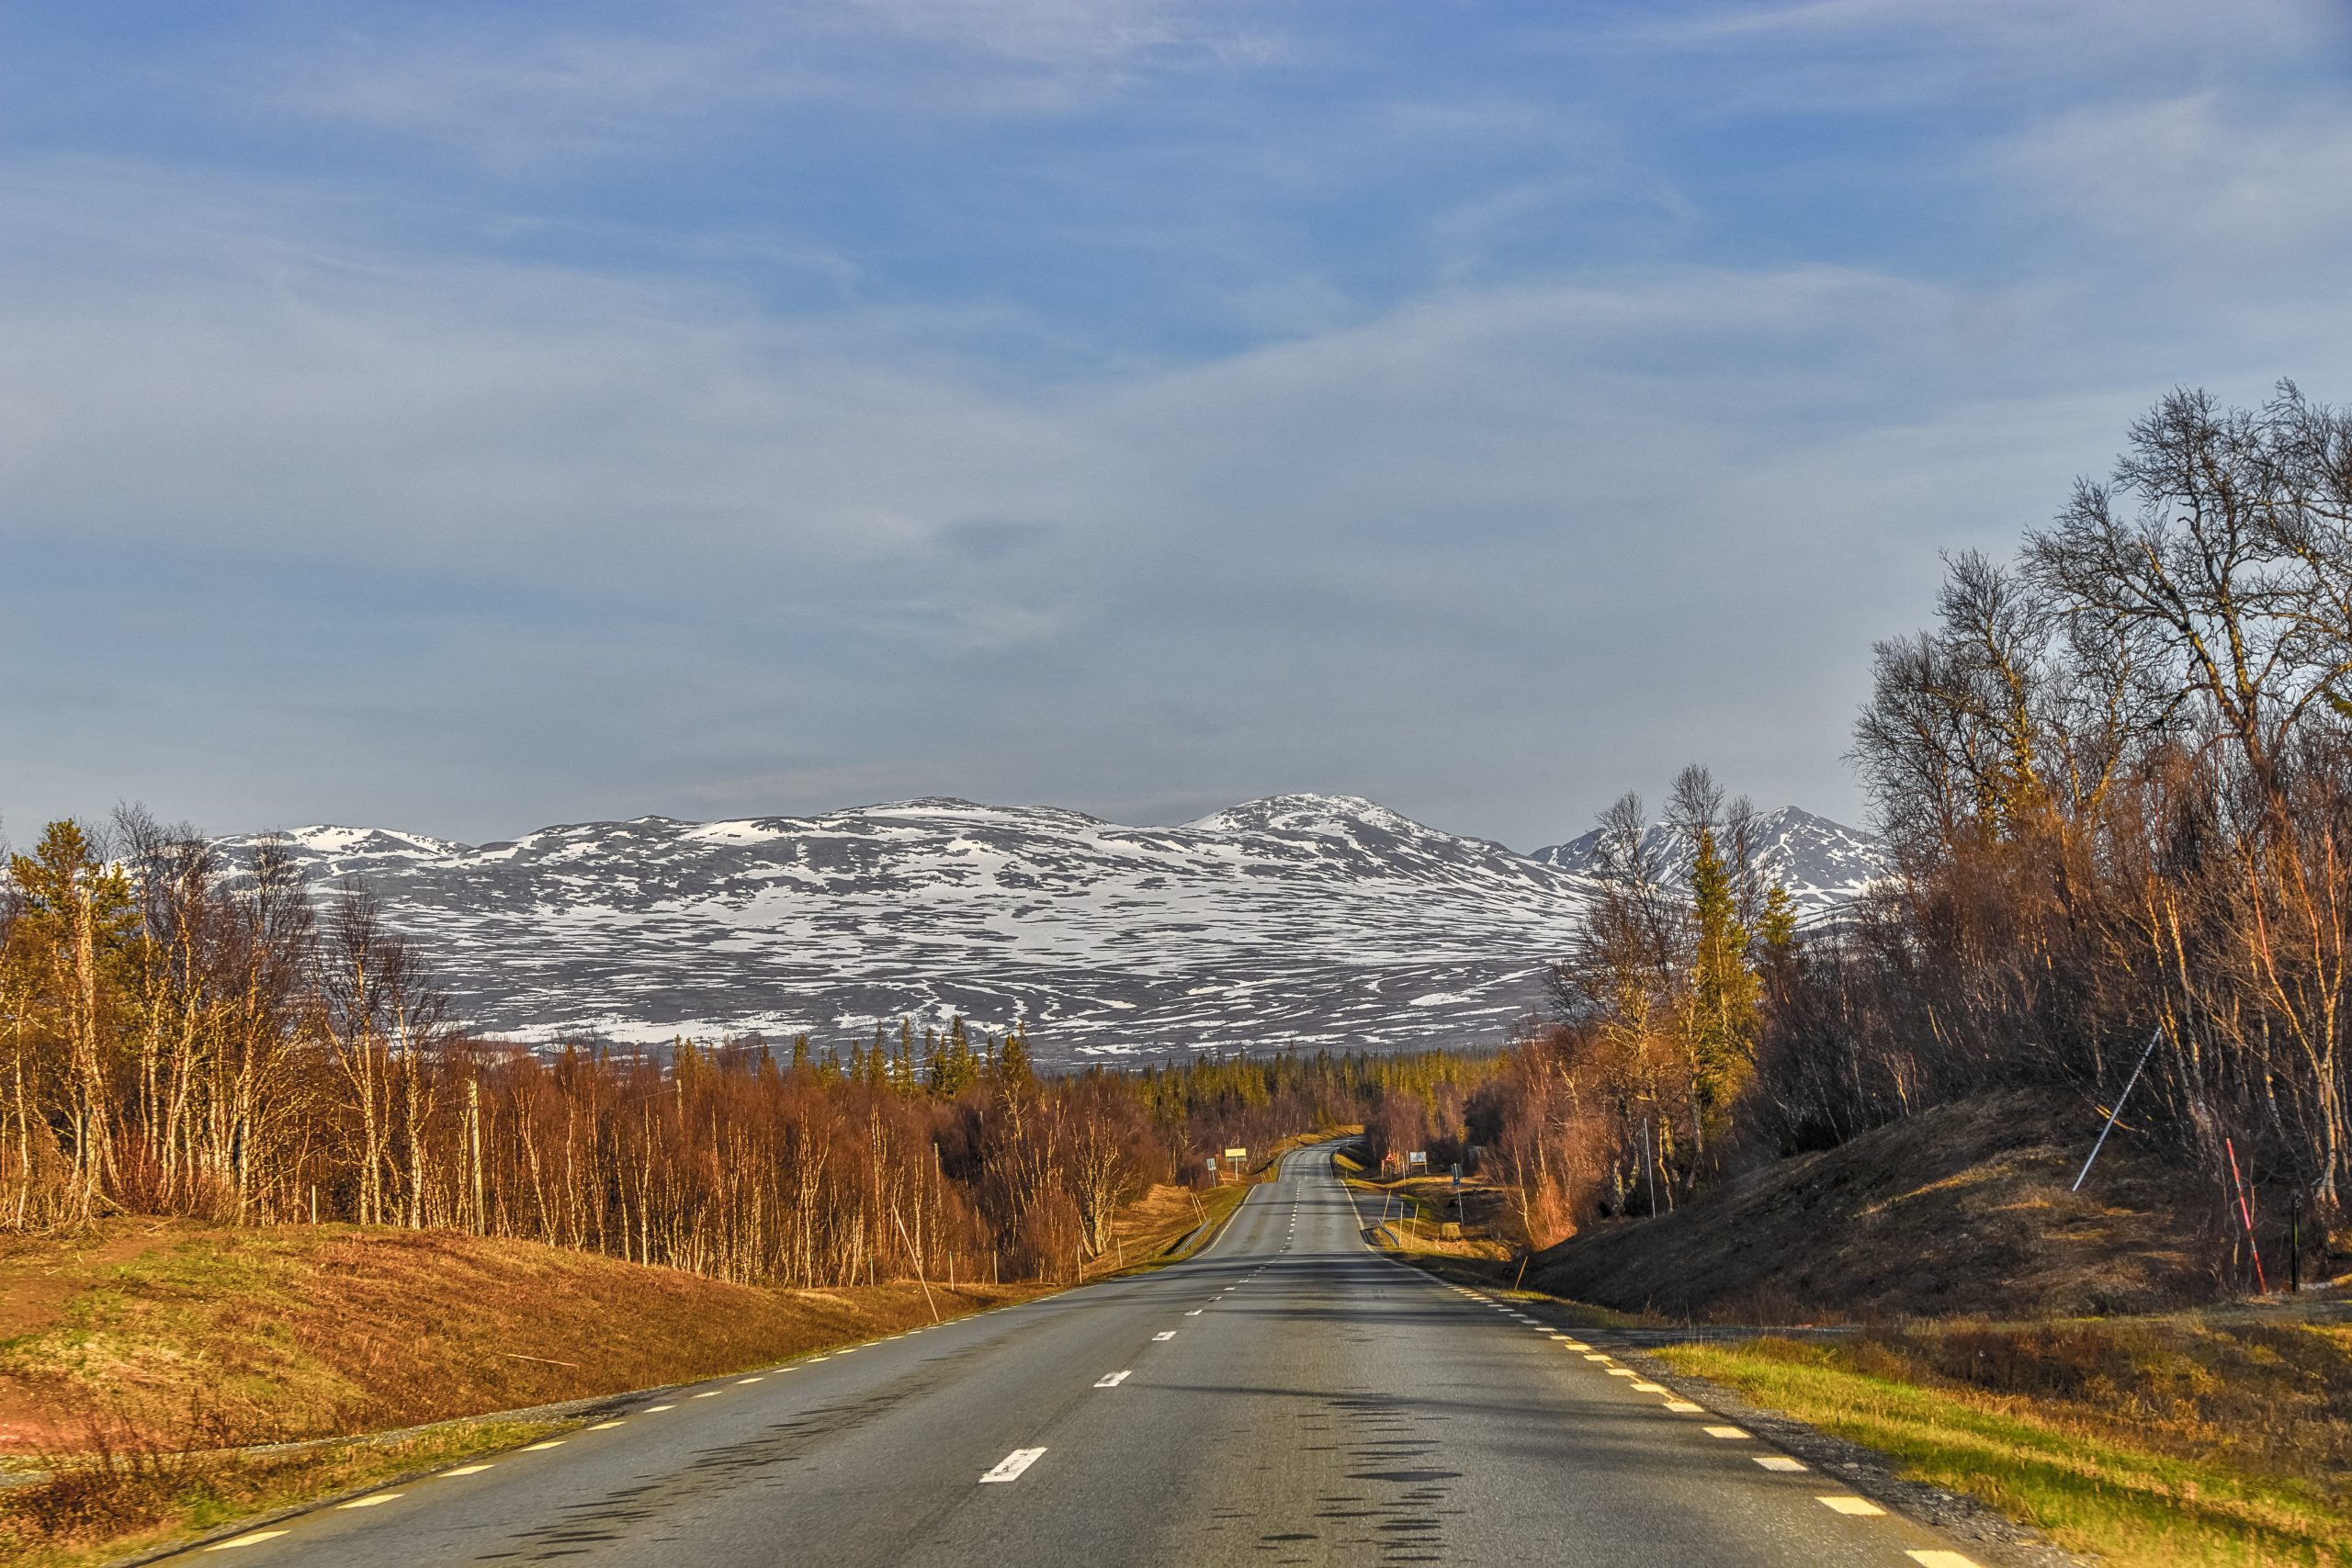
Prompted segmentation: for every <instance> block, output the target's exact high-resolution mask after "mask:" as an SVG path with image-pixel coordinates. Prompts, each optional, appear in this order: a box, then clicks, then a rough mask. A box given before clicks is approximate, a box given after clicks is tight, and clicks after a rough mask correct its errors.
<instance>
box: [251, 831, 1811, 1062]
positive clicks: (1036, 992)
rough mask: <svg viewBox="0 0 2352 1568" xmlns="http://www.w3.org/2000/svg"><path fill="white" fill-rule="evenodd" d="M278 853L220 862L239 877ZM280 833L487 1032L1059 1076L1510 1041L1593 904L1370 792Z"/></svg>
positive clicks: (1573, 883) (1569, 886) (1547, 870)
mask: <svg viewBox="0 0 2352 1568" xmlns="http://www.w3.org/2000/svg"><path fill="white" fill-rule="evenodd" d="M1809 820H1811V821H1815V822H1819V821H1823V820H1824V819H1820V818H1809ZM1826 827H1828V828H1831V829H1835V828H1836V827H1837V825H1836V824H1826ZM1838 831H1839V832H1841V833H1845V834H1849V835H1850V834H1851V829H1838ZM280 836H281V837H283V838H284V839H285V840H286V841H288V843H289V844H290V845H291V846H292V847H293V848H294V850H295V852H296V857H297V859H298V860H299V861H300V863H302V864H303V866H304V868H305V870H306V871H307V872H308V873H309V874H311V877H312V878H313V880H314V881H316V882H318V883H320V884H322V885H332V884H334V883H336V882H340V881H342V880H344V879H345V878H346V877H349V876H354V875H356V876H359V877H361V878H363V879H364V880H366V881H367V882H368V885H369V886H371V887H372V888H373V890H374V891H375V893H376V894H377V896H378V898H379V903H380V905H381V908H382V911H383V914H384V917H385V919H386V920H387V921H388V922H389V923H390V925H392V926H393V927H394V928H395V929H398V930H400V931H404V932H406V933H407V934H409V935H410V936H411V937H413V939H414V940H415V941H416V942H418V944H419V945H420V947H421V948H422V949H423V950H424V953H425V955H426V957H427V959H428V960H429V961H430V963H431V964H432V966H433V968H434V970H435V974H436V975H437V976H439V977H440V978H441V980H442V982H443V983H444V984H445V985H447V987H448V988H449V990H450V991H451V992H452V994H453V997H454V998H455V1000H456V1002H457V1005H458V1011H459V1013H460V1015H461V1016H463V1017H465V1018H466V1019H467V1020H468V1021H469V1022H470V1023H472V1024H473V1025H474V1026H476V1027H478V1028H481V1029H482V1030H483V1031H484V1032H491V1033H496V1034H502V1035H505V1036H508V1037H511V1038H515V1039H519V1040H524V1041H527V1042H533V1043H548V1042H553V1041H558V1040H564V1039H576V1038H601V1039H606V1040H613V1041H618V1042H623V1043H658V1042H661V1041H666V1040H668V1039H670V1038H672V1037H673V1036H675V1035H682V1034H683V1035H686V1036H689V1037H694V1038H705V1039H708V1038H719V1037H725V1036H729V1035H739V1034H743V1033H749V1032H758V1033H761V1034H763V1035H766V1036H768V1037H772V1038H773V1037H779V1036H785V1035H790V1034H793V1033H798V1032H811V1033H814V1034H818V1035H820V1036H828V1035H830V1036H832V1037H835V1038H838V1037H839V1035H840V1034H841V1033H842V1032H847V1031H855V1030H865V1029H871V1027H872V1026H873V1022H874V1021H875V1020H876V1019H887V1020H896V1019H897V1018H899V1017H900V1016H910V1017H914V1018H916V1019H918V1020H921V1021H944V1018H946V1017H947V1016H948V1015H950V1014H961V1015H962V1016H964V1017H966V1018H967V1019H970V1020H973V1021H977V1022H981V1023H985V1024H989V1025H991V1026H993V1027H997V1028H1002V1027H1004V1026H1006V1025H1008V1024H1010V1023H1011V1022H1012V1021H1014V1020H1015V1019H1019V1020H1022V1021H1024V1022H1026V1023H1027V1024H1028V1025H1029V1026H1030V1027H1031V1028H1032V1030H1033V1032H1034V1036H1035V1042H1036V1046H1037V1051H1038V1055H1039V1059H1040V1060H1041V1061H1043V1062H1047V1063H1061V1064H1064V1065H1067V1064H1069V1063H1073V1062H1077V1061H1082V1060H1085V1059H1090V1058H1097V1059H1099V1058H1104V1057H1113V1058H1115V1057H1127V1056H1143V1057H1148V1056H1154V1055H1167V1054H1172V1053H1179V1052H1183V1051H1189V1050H1198V1049H1206V1048H1213V1047H1216V1048H1236V1047H1243V1046H1252V1047H1260V1048H1263V1047H1268V1046H1276V1045H1281V1044H1283V1043H1293V1044H1297V1045H1301V1046H1308V1047H1316V1046H1330V1047H1333V1048H1360V1049H1370V1050H1403V1049H1411V1048H1415V1047H1418V1046H1423V1045H1431V1044H1462V1045H1472V1044H1497V1043H1502V1042H1503V1041H1504V1040H1506V1039H1508V1038H1509V1036H1510V1033H1511V1032H1513V1031H1514V1030H1515V1028H1516V1027H1517V1025H1518V1024H1519V1022H1520V1021H1521V1019H1523V1018H1524V1017H1525V1015H1526V1013H1527V1012H1528V1011H1529V1010H1530V1009H1531V1008H1533V1007H1535V1006H1538V1005H1539V1004H1540V1002H1541V998H1542V995H1543V989H1542V979H1543V975H1544V966H1545V965H1546V964H1548V963H1549V962H1550V961H1552V960H1553V959H1555V958H1556V957H1557V956H1558V954H1559V953H1562V952H1563V951H1565V950H1566V944H1567V942H1569V941H1570V940H1571V939H1572V938H1573V935H1574V932H1575V931H1576V929H1577V924H1578V922H1579V920H1580V918H1581V915H1582V912H1583V910H1584V908H1585V907H1586V906H1587V905H1588V904H1589V900H1590V898H1591V896H1592V891H1593V886H1594V885H1593V882H1592V879H1591V876H1590V874H1589V868H1588V867H1585V866H1578V865H1573V864H1554V863H1546V862H1545V861H1544V860H1541V859H1539V858H1537V857H1536V856H1534V855H1525V854H1521V853H1518V852H1514V851H1512V850H1510V849H1509V848H1507V847H1506V846H1503V845H1501V844H1498V843H1494V842H1492V841H1490V840H1482V839H1473V838H1468V837H1464V836H1462V835H1457V834H1453V833H1448V832H1445V831H1444V830H1442V829H1436V828H1432V827H1430V826H1428V825H1427V824H1424V823H1420V822H1418V821H1416V820H1414V819H1413V818H1408V817H1406V816H1404V815H1402V814H1401V813H1398V812H1396V811H1394V810H1391V809H1390V808H1388V807H1384V806H1381V805H1379V804H1378V803H1377V802H1374V801H1371V800H1368V799H1365V798H1364V797H1362V796H1354V795H1306V794H1293V795H1269V796H1264V797H1261V799H1258V800H1252V801H1244V802H1240V803H1238V804H1237V805H1235V806H1232V807H1226V808H1225V809H1223V810H1221V811H1216V812H1212V813H1209V814H1208V815H1206V816H1204V817H1202V818H1195V819H1193V821H1190V822H1186V823H1181V824H1177V825H1174V826H1170V827H1129V826H1125V825H1122V824H1118V823H1114V822H1110V821H1106V820H1104V819H1103V818H1096V817H1091V816H1089V815H1087V814H1086V813H1084V812H1080V811H1075V810H1072V809H1069V808H1067V807H1031V806H1016V807H1000V806H989V805H986V804H983V803H979V802H974V801H968V800H962V799H958V798H956V797H953V796H944V795H931V796H922V797H918V798H915V799H911V800H898V801H883V802H876V803H875V804H872V805H868V806H861V807H845V808H842V809H839V810H835V811H830V812H822V813H818V814H815V815H811V816H806V817H789V816H772V817H752V818H731V819H727V820H721V821H716V822H690V821H684V820H682V819H679V818H667V817H659V816H646V817H639V818H629V819H628V820H626V821H604V822H580V823H559V824H552V825H549V826H548V827H544V828H540V829H535V830H533V831H532V832H529V833H526V834H523V835H521V836H519V837H517V838H515V839H511V840H492V841H490V842H487V843H482V844H462V843H458V842H457V841H456V840H447V839H439V838H435V837H432V836H429V835H424V834H417V833H408V832H401V831H398V830H394V829H380V828H368V827H356V826H342V825H330V824H313V825H311V826H309V827H305V828H300V829H291V830H289V831H288V832H286V833H284V834H282V835H280ZM264 837H266V835H262V834H246V835H239V836H236V837H233V838H231V839H226V840H220V842H221V844H222V846H223V847H224V849H226V850H227V852H229V854H230V856H231V858H232V861H240V860H243V858H245V857H247V856H249V855H250V853H251V852H252V848H253V846H254V844H255V843H257V842H258V841H259V840H261V839H262V838H264ZM1571 842H1572V844H1573V843H1574V842H1575V841H1573V840H1572V841H1571ZM1569 847H1570V846H1554V848H1555V849H1558V850H1563V851H1565V850H1566V849H1568V848H1569ZM1539 853H1541V852H1539Z"/></svg>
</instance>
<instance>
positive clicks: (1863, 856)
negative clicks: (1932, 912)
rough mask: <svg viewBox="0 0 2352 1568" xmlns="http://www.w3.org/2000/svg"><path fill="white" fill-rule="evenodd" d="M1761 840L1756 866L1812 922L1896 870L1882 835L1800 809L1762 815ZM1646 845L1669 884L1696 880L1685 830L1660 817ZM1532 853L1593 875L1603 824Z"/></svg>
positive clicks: (1571, 870) (1646, 836)
mask: <svg viewBox="0 0 2352 1568" xmlns="http://www.w3.org/2000/svg"><path fill="white" fill-rule="evenodd" d="M1754 844H1755V854H1756V866H1757V871H1758V874H1760V875H1761V876H1762V878H1763V880H1764V883H1765V885H1766V886H1770V885H1771V884H1772V883H1775V882H1777V883H1779V884H1780V885H1781V886H1783V887H1785V888H1787V889H1788V890H1789V896H1790V898H1791V900H1792V902H1793V903H1794V904H1795V905H1796V907H1797V911H1798V914H1799V916H1800V917H1801V918H1804V919H1815V918H1818V917H1819V916H1822V915H1825V914H1827V913H1828V912H1830V911H1831V910H1833V909H1835V908H1838V907H1839V906H1840V905H1843V904H1848V903H1850V902H1852V901H1853V900H1854V899H1856V898H1858V897H1861V895H1862V893H1863V892H1864V891H1865V890H1866V889H1867V888H1868V887H1869V886H1870V885H1871V883H1872V882H1875V881H1877V880H1878V879H1879V878H1880V877H1883V876H1884V875H1885V874H1887V872H1888V870H1889V869H1890V863H1889V861H1888V859H1887V855H1886V848H1885V846H1884V845H1883V843H1882V842H1880V840H1878V839H1877V838H1876V837H1875V836H1873V835H1871V834H1869V833H1865V832H1863V831H1861V830H1860V829H1855V828H1849V827H1847V826H1846V825H1845V824H1843V823H1841V822H1832V821H1831V820H1830V819H1829V818H1826V817H1816V816H1815V815H1814V814H1813V813H1812V812H1810V811H1801V810H1799V809H1798V808H1797V807H1793V806H1790V807H1782V808H1781V809H1780V810H1778V811H1768V812H1765V813H1763V814H1761V815H1760V816H1758V818H1756V824H1755V837H1754ZM1642 847H1643V849H1644V850H1645V851H1646V852H1648V854H1649V855H1650V857H1651V858H1652V859H1653V860H1654V861H1655V862H1656V863H1657V864H1658V865H1660V866H1661V867H1663V868H1664V870H1665V873H1666V874H1667V876H1668V879H1669V880H1670V881H1673V882H1676V883H1679V884H1683V885H1686V886H1687V885H1688V884H1689V882H1690V880H1691V862H1692V861H1693V860H1694V859H1695V858H1696V855H1695V853H1694V852H1693V851H1692V849H1691V843H1690V840H1688V839H1686V838H1684V837H1683V835H1682V834H1681V833H1679V831H1677V830H1676V829H1673V828H1672V827H1670V826H1668V824H1666V823H1664V822H1654V823H1652V824H1651V825H1650V827H1649V829H1648V830H1647V831H1645V832H1644V833H1643V835H1642ZM1529 858H1530V859H1531V860H1535V861H1540V862H1541V863H1544V864H1545V865H1548V866H1553V867H1555V868H1556V869H1558V870H1561V871H1566V872H1569V873H1572V874H1577V875H1579V876H1590V875H1592V874H1594V873H1595V872H1596V871H1597V870H1598V869H1599V866H1600V829H1594V830H1593V831H1591V832H1589V833H1587V834H1585V835H1583V836H1582V837H1581V838H1576V839H1571V840H1568V841H1567V842H1566V843H1565V844H1553V845H1551V846H1549V847H1548V848H1545V849H1540V850H1537V851H1535V852H1533V853H1532V855H1531V856H1529Z"/></svg>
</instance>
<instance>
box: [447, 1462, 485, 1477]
mask: <svg viewBox="0 0 2352 1568" xmlns="http://www.w3.org/2000/svg"><path fill="white" fill-rule="evenodd" d="M489 1468H490V1466H488V1465H486V1464H461V1465H459V1466H458V1468H457V1469H455V1470H445V1471H443V1472H441V1473H442V1474H443V1475H444V1476H450V1475H480V1474H481V1472H483V1471H485V1470H488V1469H489Z"/></svg>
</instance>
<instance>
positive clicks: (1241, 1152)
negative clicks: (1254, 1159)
mask: <svg viewBox="0 0 2352 1568" xmlns="http://www.w3.org/2000/svg"><path fill="white" fill-rule="evenodd" d="M1225 1157H1226V1158H1227V1159H1248V1158H1249V1157H1250V1151H1249V1150H1248V1149H1227V1150H1226V1151H1225Z"/></svg>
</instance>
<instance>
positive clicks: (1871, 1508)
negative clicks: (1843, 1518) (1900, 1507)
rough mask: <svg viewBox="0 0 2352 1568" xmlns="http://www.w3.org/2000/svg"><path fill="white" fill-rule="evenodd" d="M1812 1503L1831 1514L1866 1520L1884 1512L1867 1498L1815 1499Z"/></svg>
mask: <svg viewBox="0 0 2352 1568" xmlns="http://www.w3.org/2000/svg"><path fill="white" fill-rule="evenodd" d="M1814 1501H1815V1502H1816V1503H1819V1504H1820V1505H1821V1506H1823V1507H1825V1508H1827V1509H1829V1510H1830V1511H1831V1512H1833V1513H1838V1514H1851V1515H1853V1516H1854V1517H1856V1518H1866V1517H1870V1516H1871V1515H1875V1514H1883V1513H1884V1512H1886V1510H1885V1509H1884V1508H1882V1507H1880V1506H1878V1505H1877V1504H1876V1503H1873V1502H1871V1500H1870V1499H1869V1498H1867V1497H1842V1496H1841V1497H1816V1498H1815V1499H1814Z"/></svg>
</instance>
